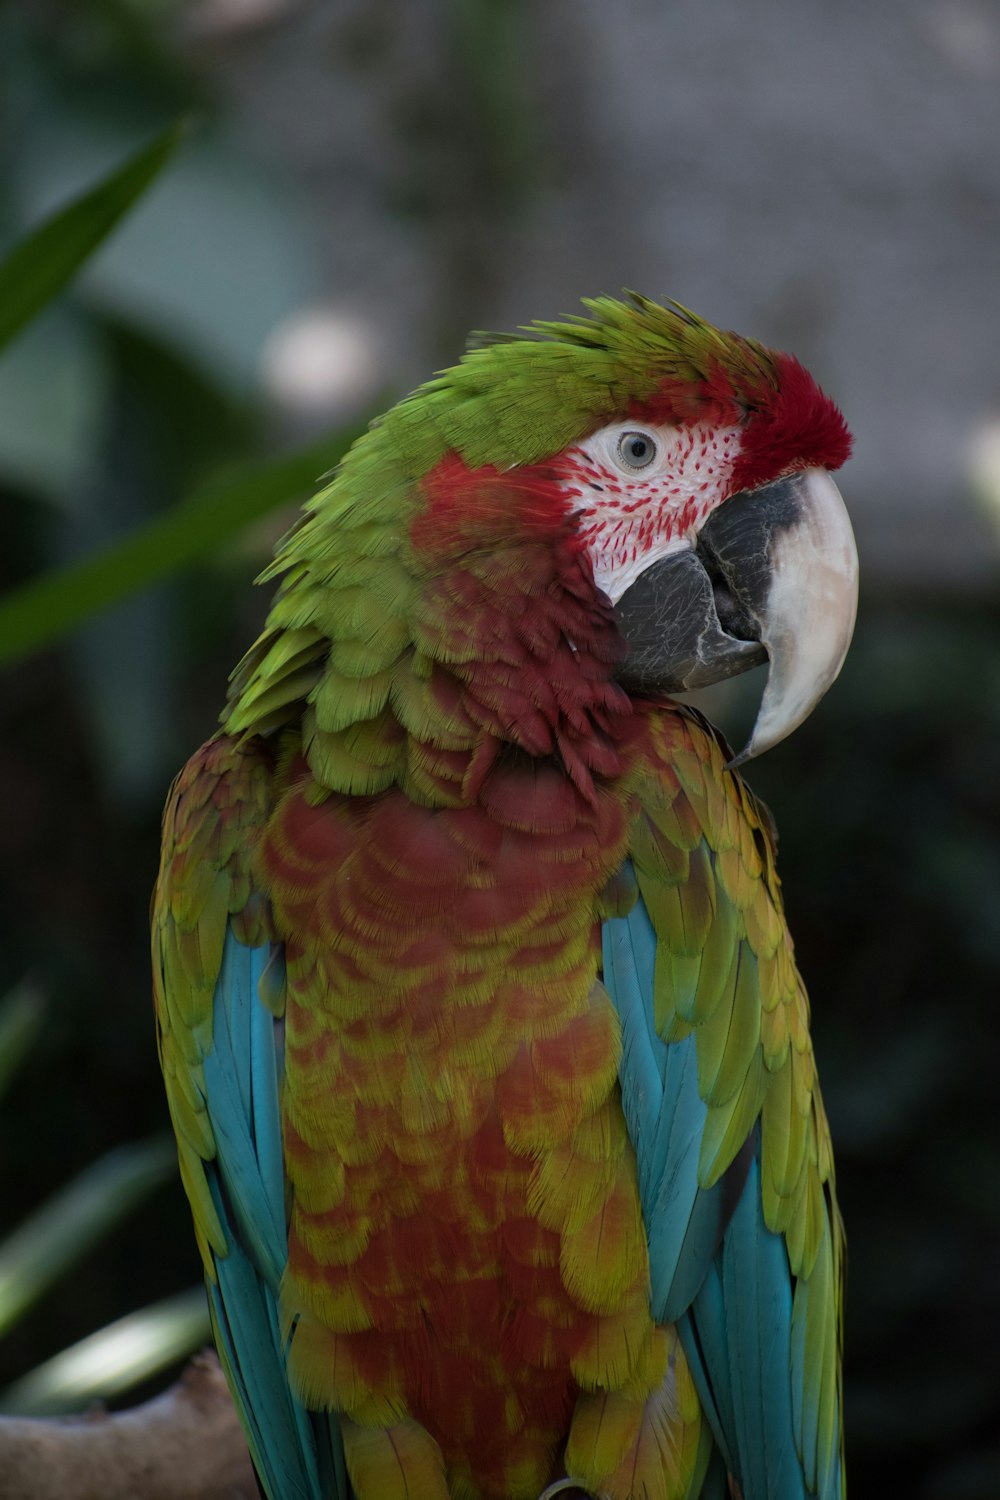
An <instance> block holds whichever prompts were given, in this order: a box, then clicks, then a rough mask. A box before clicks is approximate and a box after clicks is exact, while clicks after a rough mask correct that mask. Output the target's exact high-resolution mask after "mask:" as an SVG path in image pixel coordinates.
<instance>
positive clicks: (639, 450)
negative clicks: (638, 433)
mask: <svg viewBox="0 0 1000 1500" xmlns="http://www.w3.org/2000/svg"><path fill="white" fill-rule="evenodd" d="M648 449H649V444H648V443H647V442H646V439H645V438H642V437H634V438H629V444H628V451H629V457H630V458H634V459H635V461H636V463H641V462H642V460H643V459H644V458H645V457H646V455H647V452H648Z"/></svg>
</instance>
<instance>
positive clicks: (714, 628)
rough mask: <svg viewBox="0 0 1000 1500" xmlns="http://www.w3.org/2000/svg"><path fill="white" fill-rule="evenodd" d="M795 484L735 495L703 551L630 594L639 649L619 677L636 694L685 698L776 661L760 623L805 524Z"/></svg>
mask: <svg viewBox="0 0 1000 1500" xmlns="http://www.w3.org/2000/svg"><path fill="white" fill-rule="evenodd" d="M795 477H796V476H792V477H791V478H790V479H779V480H776V481H775V483H774V484H769V485H766V486H765V487H764V488H763V489H761V490H757V491H755V492H754V493H753V494H740V495H734V496H733V497H732V499H730V500H727V501H726V503H725V504H724V505H721V506H720V507H719V509H718V510H717V511H715V512H714V513H713V514H712V515H711V516H710V517H709V518H708V520H707V521H706V522H705V525H704V526H703V527H702V529H701V533H700V534H699V537H698V542H697V546H696V547H695V549H694V551H684V552H674V553H672V554H671V555H670V556H669V557H664V558H661V560H660V561H659V562H655V563H653V564H652V565H651V566H650V567H648V568H647V569H646V571H645V573H642V574H640V576H639V577H638V578H637V579H636V581H635V583H634V584H633V585H632V587H631V588H630V589H627V590H626V591H625V593H624V594H623V595H622V597H621V599H620V600H619V601H618V606H617V609H616V610H615V613H616V615H617V617H618V624H619V627H620V629H621V632H622V634H623V636H624V637H625V639H626V641H627V642H628V648H629V651H628V656H627V657H626V659H625V661H624V662H623V663H622V666H621V667H620V668H619V672H618V676H619V678H620V680H621V681H622V683H623V684H624V685H625V686H626V687H628V688H631V689H632V690H633V691H636V690H638V691H640V692H660V693H680V692H685V691H687V690H688V689H691V688H701V687H708V686H709V685H710V684H711V683H713V682H721V681H722V680H723V678H725V677H735V676H736V675H737V674H738V673H740V672H746V671H747V670H748V669H749V668H750V667H759V666H760V665H761V664H762V663H763V662H765V661H767V652H766V651H765V649H764V647H763V645H762V644H761V642H760V621H761V618H762V616H763V612H764V610H765V608H766V605H767V599H768V593H769V591H770V587H771V565H772V542H773V539H774V536H775V533H777V532H779V531H785V530H788V529H789V528H790V527H793V526H794V525H795V524H796V522H797V521H798V519H799V508H798V505H797V503H796V492H795V488H794V479H795Z"/></svg>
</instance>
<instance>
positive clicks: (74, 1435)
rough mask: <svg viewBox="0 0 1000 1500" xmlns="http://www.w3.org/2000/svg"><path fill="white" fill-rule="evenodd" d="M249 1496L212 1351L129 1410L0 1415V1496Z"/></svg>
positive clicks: (150, 1499) (235, 1426)
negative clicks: (160, 1391) (69, 1414)
mask: <svg viewBox="0 0 1000 1500" xmlns="http://www.w3.org/2000/svg"><path fill="white" fill-rule="evenodd" d="M139 1496H141V1497H142V1500H258V1490H257V1485H256V1481H255V1480H254V1476H253V1469H252V1467H251V1464H250V1459H249V1456H248V1454H247V1448H246V1441H245V1439H244V1437H243V1433H242V1430H241V1428H240V1425H239V1422H238V1421H237V1418H236V1412H235V1411H234V1409H233V1404H232V1402H231V1400H230V1399H229V1391H228V1390H227V1388H226V1382H225V1377H224V1376H223V1374H222V1370H221V1368H220V1366H219V1361H218V1359H217V1358H216V1356H215V1354H214V1353H212V1352H209V1351H208V1350H206V1351H204V1352H203V1353H201V1354H198V1355H196V1356H195V1358H194V1359H193V1360H192V1361H191V1363H190V1364H189V1365H188V1367H187V1369H186V1370H185V1371H184V1374H183V1375H182V1376H181V1378H180V1380H178V1382H177V1384H176V1385H174V1386H171V1388H170V1390H169V1391H165V1392H164V1394H163V1395H162V1396H157V1397H156V1398H155V1399H154V1400H153V1401H148V1402H147V1403H146V1404H145V1406H137V1407H134V1408H133V1409H132V1410H131V1411H123V1412H114V1413H111V1414H109V1413H107V1412H104V1411H94V1412H89V1413H87V1414H86V1415H84V1416H79V1417H63V1418H57V1419H51V1420H43V1419H39V1418H29V1417H0V1500H137V1497H139Z"/></svg>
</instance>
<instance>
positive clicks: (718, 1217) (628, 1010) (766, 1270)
mask: <svg viewBox="0 0 1000 1500" xmlns="http://www.w3.org/2000/svg"><path fill="white" fill-rule="evenodd" d="M603 948H604V982H605V986H606V988H607V990H608V992H609V994H610V995H611V998H612V1000H613V1002H614V1004H615V1006H616V1008H617V1010H618V1012H619V1015H620V1017H621V1021H622V1034H623V1054H622V1063H621V1069H620V1081H621V1091H622V1107H623V1110H624V1113H625V1118H626V1122H627V1125H628V1130H629V1134H630V1136H631V1139H632V1143H633V1145H634V1147H635V1152H636V1159H637V1164H638V1173H639V1189H640V1195H641V1199H642V1204H643V1211H644V1216H645V1220H646V1232H647V1237H648V1240H649V1257H650V1277H651V1287H652V1306H653V1310H654V1313H655V1315H656V1317H657V1318H658V1319H660V1320H661V1321H670V1322H676V1324H677V1326H678V1330H679V1333H680V1336H681V1339H682V1342H683V1345H684V1350H685V1354H686V1355H687V1358H688V1362H689V1364H690V1366H691V1370H692V1375H693V1378H694V1381H695V1384H696V1387H697V1389H698V1393H699V1397H700V1399H701V1402H702V1406H703V1408H704V1410H705V1414H706V1417H707V1419H708V1421H709V1424H710V1426H711V1428H712V1432H713V1436H714V1438H715V1441H716V1444H717V1446H718V1448H719V1451H720V1454H721V1458H722V1460H723V1461H724V1463H725V1465H726V1467H727V1468H728V1469H729V1470H730V1471H731V1472H732V1473H733V1474H735V1475H736V1476H737V1478H738V1480H739V1482H740V1485H741V1489H742V1493H743V1495H744V1497H745V1500H807V1497H808V1496H809V1495H810V1494H815V1493H816V1492H817V1486H816V1485H815V1484H814V1482H813V1481H812V1478H811V1476H810V1482H809V1486H808V1488H807V1474H808V1467H809V1466H808V1463H807V1464H806V1465H805V1470H804V1465H803V1462H802V1461H801V1460H800V1457H799V1451H798V1446H797V1443H796V1436H797V1435H800V1436H801V1434H802V1433H803V1431H804V1432H805V1434H806V1436H807V1437H808V1433H809V1431H810V1427H809V1423H808V1422H804V1421H803V1408H804V1407H805V1406H806V1405H810V1406H814V1405H816V1402H815V1400H813V1399H811V1397H810V1398H807V1397H806V1396H805V1395H804V1393H803V1376H802V1372H801V1364H802V1355H801V1352H799V1355H798V1361H797V1363H798V1367H799V1368H798V1370H796V1368H795V1367H796V1352H795V1351H796V1349H799V1350H800V1351H801V1347H802V1344H803V1340H804V1325H805V1320H806V1314H807V1309H806V1308H805V1307H804V1306H803V1307H801V1308H800V1307H799V1306H798V1305H797V1306H796V1317H795V1320H794V1322H795V1325H796V1326H795V1332H794V1334H793V1317H792V1292H793V1287H792V1277H791V1271H790V1268H789V1263H788V1256H787V1252H786V1249H785V1244H784V1240H783V1238H782V1236H781V1235H777V1234H773V1233H772V1232H771V1231H770V1230H768V1229H767V1227H766V1225H765V1224H764V1219H763V1210H762V1201H761V1187H760V1136H759V1131H755V1132H754V1134H753V1136H752V1137H751V1139H750V1141H748V1143H747V1146H746V1148H745V1149H744V1151H743V1153H741V1156H740V1157H739V1158H738V1159H737V1161H736V1162H734V1164H733V1166H732V1167H731V1168H730V1171H729V1173H727V1174H726V1176H725V1177H724V1178H723V1179H722V1181H720V1182H719V1183H717V1184H715V1186H714V1187H712V1188H710V1189H707V1190H706V1189H703V1188H701V1187H699V1185H698V1154H699V1149H700V1146H701V1138H702V1132H703V1129H704V1124H705V1119H706V1115H707V1110H706V1107H705V1104H704V1103H703V1101H702V1099H701V1096H700V1094H699V1091H698V1071H697V1057H696V1053H695V1038H694V1035H693V1034H692V1035H691V1036H688V1037H686V1038H684V1039H682V1040H679V1041H674V1042H669V1043H668V1042H664V1041H663V1040H662V1038H660V1037H659V1036H658V1035H657V1033H656V1028H655V1018H654V1001H653V992H654V974H655V963H656V934H655V931H654V929H653V926H652V923H651V921H650V919H649V915H648V912H647V911H646V908H645V906H644V904H643V901H642V898H641V896H640V898H639V899H638V900H637V901H636V904H635V906H634V907H633V908H632V910H631V912H630V913H629V914H628V915H627V916H625V917H614V918H609V919H608V920H606V921H605V923H604V926H603ZM817 1295H819V1293H817ZM793 1384H794V1386H795V1390H794V1394H793ZM813 1425H815V1424H813ZM814 1444H815V1439H814ZM812 1468H813V1474H815V1462H814V1463H813V1466H812ZM718 1474H719V1470H718V1466H716V1467H715V1468H714V1469H713V1468H711V1467H710V1470H709V1478H708V1479H707V1480H706V1487H705V1488H704V1489H703V1497H705V1500H707V1496H709V1495H711V1494H715V1493H719V1492H720V1491H719V1489H718V1483H719V1481H718ZM713 1475H714V1476H715V1477H714V1478H712V1476H713ZM839 1483H840V1479H839V1463H838V1464H835V1465H833V1466H832V1468H831V1472H830V1473H829V1474H828V1475H822V1476H820V1483H819V1485H818V1492H819V1493H820V1494H821V1495H822V1496H823V1500H833V1497H834V1496H836V1495H838V1494H839V1492H840V1491H839ZM713 1485H714V1486H715V1488H714V1489H713V1487H712V1486H713ZM723 1492H724V1491H723Z"/></svg>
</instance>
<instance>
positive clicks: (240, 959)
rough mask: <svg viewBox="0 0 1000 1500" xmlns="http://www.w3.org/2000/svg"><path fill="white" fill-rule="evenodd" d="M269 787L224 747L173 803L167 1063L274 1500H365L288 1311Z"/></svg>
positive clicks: (212, 750)
mask: <svg viewBox="0 0 1000 1500" xmlns="http://www.w3.org/2000/svg"><path fill="white" fill-rule="evenodd" d="M270 775H271V770H270V766H269V764H267V758H266V756H264V755H263V754H262V753H260V752H259V751H257V750H255V748H254V747H253V746H252V745H246V746H241V745H237V744H235V743H234V742H232V741H228V740H225V739H220V740H216V741H213V742H211V744H209V745H208V746H206V747H204V749H203V750H202V751H200V752H199V753H198V755H197V756H195V757H194V758H193V759H192V761H191V762H189V764H188V766H187V767H186V768H185V770H184V771H183V772H182V773H181V776H180V777H179V778H178V781H177V783H176V784H175V786H174V789H173V791H172V793H171V798H170V801H169V802H168V806H167V812H166V815H165V818H164V840H163V859H162V863H161V869H160V879H159V881H158V884H157V890H156V893H155V895H154V901H153V959H154V992H155V1001H156V1011H157V1022H158V1031H159V1044H160V1055H161V1061H162V1063H163V1070H164V1077H165V1079H166V1082H167V1095H168V1101H169V1104H170V1109H171V1115H172V1118H173V1123H174V1129H175V1132H176V1134H177V1138H178V1148H179V1154H180V1160H181V1171H182V1177H183V1180H184V1184H185V1188H186V1190H187V1193H188V1197H189V1199H190V1202H191V1207H192V1212H193V1214H194V1219H195V1228H196V1231H197V1235H198V1240H199V1244H200V1246H201V1249H202V1255H203V1259H204V1262H205V1273H206V1275H205V1280H206V1285H207V1289H208V1298H209V1307H210V1311H211V1316H212V1325H213V1329H214V1332H215V1339H216V1345H217V1347H218V1350H219V1357H220V1359H221V1361H222V1365H223V1368H224V1369H225V1371H226V1376H227V1379H228V1381H229V1386H230V1390H231V1392H232V1396H233V1400H234V1402H235V1405H236V1408H237V1411H238V1412H239V1414H240V1418H241V1421H242V1423H243V1427H244V1430H245V1432H246V1436H247V1442H248V1445H249V1448H250V1452H251V1456H252V1458H253V1462H254V1466H255V1468H256V1470H257V1473H258V1475H259V1477H260V1480H261V1483H262V1485H263V1487H264V1489H265V1491H266V1494H267V1496H268V1500H351V1497H352V1491H351V1488H350V1485H349V1482H348V1479H347V1476H346V1471H345V1467H344V1458H343V1449H342V1444H341V1438H340V1431H339V1426H338V1423H337V1419H336V1417H335V1416H332V1415H328V1414H326V1413H315V1412H310V1411H307V1410H306V1408H305V1407H303V1406H302V1405H301V1404H300V1403H299V1402H298V1401H297V1400H296V1399H295V1397H294V1396H293V1395H292V1393H291V1390H290V1388H289V1383H288V1376H287V1369H286V1353H287V1345H286V1340H285V1339H284V1338H283V1337H282V1334H281V1328H280V1321H279V1317H278V1311H277V1303H278V1292H279V1286H280V1281H281V1276H282V1273H283V1270H284V1266H285V1263H286V1260H287V1256H288V1244H287V1231H286V1209H285V1181H284V1167H283V1160H282V1145H281V1122H280V1110H279V1098H280V1087H281V1073H282V1034H283V1024H284V1023H283V1019H282V1015H283V1006H284V968H283V962H282V947H281V944H280V943H279V942H278V941H277V940H276V938H275V935H274V934H273V932H272V931H271V928H270V918H269V913H268V911H267V909H266V903H264V902H263V901H262V900H261V899H260V897H259V894H258V893H257V892H255V890H254V888H253V882H252V879H251V877H250V873H249V871H250V851H251V849H252V843H253V838H254V836H255V832H256V829H257V828H258V827H259V826H260V823H261V821H262V819H263V817H264V816H265V815H266V812H267V810H268V808H269V806H270Z"/></svg>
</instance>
